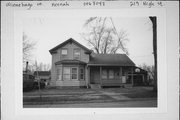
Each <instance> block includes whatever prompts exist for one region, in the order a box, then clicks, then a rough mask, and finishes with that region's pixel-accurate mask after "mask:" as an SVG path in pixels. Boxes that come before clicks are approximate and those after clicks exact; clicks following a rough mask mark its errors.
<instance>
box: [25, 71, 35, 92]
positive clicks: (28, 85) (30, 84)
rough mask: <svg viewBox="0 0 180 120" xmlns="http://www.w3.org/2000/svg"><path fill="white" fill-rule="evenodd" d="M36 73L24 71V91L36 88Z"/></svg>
mask: <svg viewBox="0 0 180 120" xmlns="http://www.w3.org/2000/svg"><path fill="white" fill-rule="evenodd" d="M34 79H35V77H34V75H32V74H30V73H23V91H30V90H32V89H33V88H34Z"/></svg>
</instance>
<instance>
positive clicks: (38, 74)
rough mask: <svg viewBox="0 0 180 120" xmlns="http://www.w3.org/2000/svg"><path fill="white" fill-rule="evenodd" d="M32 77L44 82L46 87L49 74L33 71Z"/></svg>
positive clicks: (47, 72)
mask: <svg viewBox="0 0 180 120" xmlns="http://www.w3.org/2000/svg"><path fill="white" fill-rule="evenodd" d="M34 76H35V79H36V78H37V77H38V78H39V79H40V80H41V81H43V82H45V83H46V85H47V83H49V80H50V77H51V73H50V71H35V72H34Z"/></svg>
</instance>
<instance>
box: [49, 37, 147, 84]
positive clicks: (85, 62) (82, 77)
mask: <svg viewBox="0 0 180 120" xmlns="http://www.w3.org/2000/svg"><path fill="white" fill-rule="evenodd" d="M49 52H50V53H51V55H52V68H51V81H50V85H52V86H87V87H89V86H92V85H99V86H121V85H124V84H127V85H130V86H132V85H134V82H135V83H136V81H134V80H133V79H134V77H133V76H135V75H137V74H138V73H137V72H135V69H136V67H135V64H134V63H133V61H132V60H131V59H130V58H129V57H128V56H127V55H125V54H95V53H93V52H92V51H91V50H89V49H88V48H86V47H85V46H83V45H81V44H80V43H78V42H77V41H75V40H74V39H72V38H70V39H68V40H66V41H65V42H63V43H61V44H59V45H58V46H56V47H54V48H52V49H51V50H49ZM142 79H145V76H144V78H142ZM142 82H143V81H142Z"/></svg>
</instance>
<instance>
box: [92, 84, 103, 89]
mask: <svg viewBox="0 0 180 120" xmlns="http://www.w3.org/2000/svg"><path fill="white" fill-rule="evenodd" d="M90 87H91V89H101V85H100V84H90Z"/></svg>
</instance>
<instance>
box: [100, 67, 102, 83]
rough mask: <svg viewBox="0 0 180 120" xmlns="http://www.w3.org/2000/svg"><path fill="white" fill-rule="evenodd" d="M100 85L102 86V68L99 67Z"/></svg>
mask: <svg viewBox="0 0 180 120" xmlns="http://www.w3.org/2000/svg"><path fill="white" fill-rule="evenodd" d="M100 85H101V86H102V67H101V66H100Z"/></svg>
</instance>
